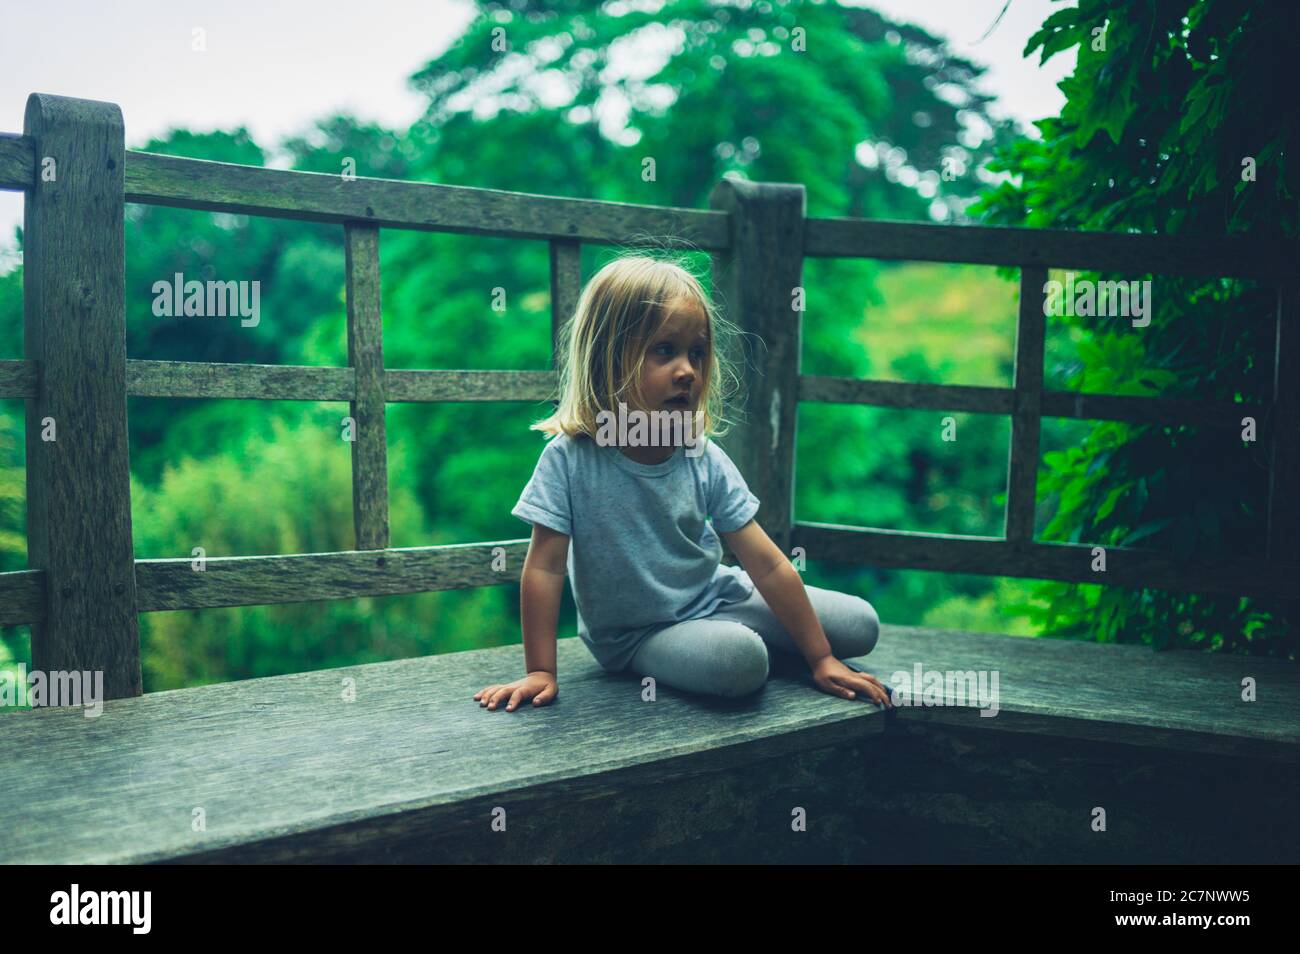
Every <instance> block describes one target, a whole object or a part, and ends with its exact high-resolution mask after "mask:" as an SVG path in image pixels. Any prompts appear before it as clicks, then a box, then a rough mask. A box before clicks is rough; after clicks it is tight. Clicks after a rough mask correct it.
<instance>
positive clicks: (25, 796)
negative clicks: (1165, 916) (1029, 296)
mask: <svg viewBox="0 0 1300 954" xmlns="http://www.w3.org/2000/svg"><path fill="white" fill-rule="evenodd" d="M793 662H794V663H795V664H794V665H786V664H783V665H781V666H779V667H778V668H777V669H776V671H775V672H774V675H773V676H772V678H771V680H770V681H769V683H768V685H767V686H766V687H765V688H764V689H763V690H762V691H761V692H759V693H757V694H756V695H755V696H753V697H751V698H749V699H741V700H735V701H726V700H710V699H706V698H702V697H692V696H688V695H686V694H683V693H679V692H677V691H674V690H672V689H669V688H666V687H660V689H659V693H658V699H657V701H655V702H645V701H642V699H641V685H640V681H639V679H637V678H636V677H635V676H625V677H616V676H610V675H608V674H606V673H604V672H603V671H601V670H600V669H599V668H598V667H597V666H596V664H595V663H594V661H593V660H592V659H591V657H590V655H589V654H588V653H587V651H586V649H585V647H583V646H582V645H581V643H580V642H579V641H578V640H577V639H574V638H568V639H563V640H561V641H560V653H559V664H560V674H561V690H560V691H561V695H560V697H559V699H557V700H556V702H555V703H554V704H552V705H551V706H548V707H544V708H541V709H532V708H531V707H530V708H529V710H528V711H522V712H515V713H507V712H504V711H497V712H488V711H487V710H484V709H482V708H480V707H479V706H478V704H477V703H475V702H474V701H473V700H472V698H471V697H472V695H473V694H474V692H475V691H477V690H478V689H479V688H481V687H482V686H483V685H486V684H488V683H491V682H494V681H500V680H501V679H503V678H505V677H507V676H509V675H511V674H512V673H514V672H515V671H516V670H517V669H518V667H519V663H520V649H519V647H518V646H514V647H504V648H499V649H490V650H480V651H475V652H465V653H456V654H451V655H444V656H429V657H421V658H416V659H407V660H400V661H395V662H387V663H378V664H372V665H366V666H356V667H349V668H345V669H333V670H324V671H319V672H311V673H300V674H295V675H287V676H278V677H273V678H265V679H253V680H248V681H244V682H237V683H227V684H222V685H213V686H206V687H200V688H190V689H184V690H178V691H172V692H158V693H149V694H146V695H144V696H141V697H137V698H128V699H117V700H111V701H109V702H107V703H105V704H104V710H103V713H102V715H101V716H99V717H98V718H86V717H85V715H84V714H83V712H82V711H81V710H80V709H73V708H50V709H39V710H33V711H29V712H19V713H11V714H7V715H5V716H3V717H0V752H3V753H4V755H5V760H6V765H7V769H8V771H7V784H6V785H5V786H3V788H2V789H0V818H3V819H4V821H5V826H4V827H5V831H4V837H3V838H0V861H3V862H6V863H30V862H39V863H120V862H131V863H143V862H167V861H324V860H341V861H417V860H424V861H438V860H448V861H465V860H488V861H491V860H501V861H512V862H519V861H570V860H579V861H582V860H595V861H613V860H636V861H663V860H681V859H683V858H693V859H696V860H706V859H707V860H742V859H747V860H751V861H763V860H807V861H818V860H820V861H827V860H858V852H862V853H863V855H862V857H864V858H865V857H867V856H868V855H869V854H870V853H872V852H875V853H880V852H883V853H884V855H886V856H889V857H890V860H892V861H895V862H898V861H903V860H949V861H954V860H955V861H963V860H970V861H975V860H986V861H989V860H1003V861H1010V860H1052V858H1053V857H1054V856H1055V855H1056V854H1057V853H1061V854H1065V853H1070V852H1073V853H1074V854H1073V855H1072V856H1071V859H1067V858H1066V857H1061V858H1059V859H1057V860H1072V858H1073V857H1078V852H1079V851H1080V850H1082V851H1085V852H1086V851H1090V850H1095V851H1096V852H1097V853H1096V854H1095V855H1094V860H1139V859H1149V860H1182V859H1188V860H1190V859H1195V858H1198V857H1202V856H1217V857H1219V858H1222V857H1223V855H1222V852H1223V851H1224V850H1231V846H1234V845H1236V846H1238V850H1240V851H1241V852H1242V853H1243V854H1244V855H1246V856H1249V857H1253V858H1255V859H1256V860H1261V859H1263V858H1277V859H1278V860H1290V861H1295V860H1296V857H1295V856H1296V854H1297V848H1296V846H1297V844H1298V843H1300V842H1298V840H1297V837H1296V835H1297V825H1298V824H1300V823H1298V822H1297V821H1296V813H1295V811H1294V793H1295V791H1297V785H1296V783H1297V781H1300V673H1298V672H1297V669H1296V667H1295V666H1294V665H1293V664H1290V663H1287V662H1284V661H1276V660H1267V659H1258V658H1247V657H1231V656H1221V655H1202V654H1192V653H1159V654H1157V653H1153V652H1152V651H1151V650H1150V649H1147V648H1143V647H1132V646H1101V645H1097V644H1093V643H1082V642H1070V641H1056V640H1044V639H1026V638H1017V637H1009V636H1000V635H990V634H977V633H963V632H954V631H947V630H934V629H922V628H914V627H905V626H885V627H883V631H882V636H881V640H880V645H879V646H878V647H877V649H876V651H875V652H873V653H872V654H871V655H870V656H867V657H862V658H861V659H860V660H859V662H860V663H861V664H862V666H863V668H865V669H867V670H868V671H870V672H873V673H875V674H876V675H878V676H880V677H881V678H882V679H885V680H888V679H889V678H890V676H891V674H892V673H894V672H895V671H898V670H903V671H911V670H912V668H913V666H914V664H916V663H920V664H922V665H923V666H924V667H925V669H927V670H949V669H951V670H976V671H978V670H989V671H993V670H996V671H997V672H998V677H999V681H998V690H999V711H998V713H997V715H996V716H993V717H981V716H980V714H979V712H978V711H977V710H976V709H975V708H973V707H971V706H967V707H965V708H959V707H931V708H919V707H918V708H902V707H900V708H898V709H897V710H895V711H894V712H893V713H890V714H887V713H885V712H884V711H882V710H881V709H879V708H877V707H875V706H872V705H870V704H867V703H861V702H849V701H846V700H841V699H835V698H832V697H830V696H828V695H825V694H823V693H820V692H818V691H816V690H815V689H814V688H813V687H812V685H811V681H810V678H809V676H808V675H807V671H806V670H805V669H802V668H801V665H800V664H798V661H797V660H794V661H793ZM1248 676H1249V677H1251V678H1254V679H1255V680H1256V682H1257V684H1258V694H1259V701H1258V702H1253V703H1247V702H1242V701H1240V695H1241V680H1242V679H1243V678H1245V677H1248ZM345 677H352V678H353V679H355V681H356V682H355V688H356V701H355V702H345V701H343V689H344V684H343V680H344V679H345ZM999 730H1000V731H999ZM1179 773H1191V774H1190V775H1188V776H1187V777H1186V778H1182V779H1181V780H1180V781H1176V782H1175V781H1174V777H1175V776H1177V775H1179ZM1103 776H1105V777H1106V778H1109V779H1110V781H1111V782H1112V783H1115V784H1116V785H1118V786H1119V787H1118V788H1115V787H1112V788H1109V789H1107V791H1108V792H1109V794H1101V793H1096V794H1095V797H1094V793H1093V792H1089V791H1087V788H1088V787H1089V785H1091V784H1093V783H1094V782H1096V781H1097V780H1099V779H1101V778H1102V777H1103ZM1081 779H1082V781H1081ZM1214 779H1218V780H1220V781H1219V783H1218V785H1219V788H1220V789H1222V791H1220V792H1219V793H1218V794H1213V793H1212V792H1211V791H1209V790H1207V789H1206V787H1205V786H1206V785H1207V784H1215V783H1214V781H1213V780H1214ZM1135 780H1136V781H1135ZM1048 782H1051V783H1052V784H1053V785H1054V786H1055V787H1054V788H1053V789H1052V790H1051V791H1047V790H1045V789H1044V788H1043V786H1044V785H1045V784H1047V783H1048ZM1228 783H1230V784H1228ZM1151 785H1156V786H1167V787H1168V790H1167V791H1163V792H1162V793H1161V794H1160V796H1159V800H1160V802H1159V803H1158V804H1157V803H1155V802H1152V803H1151V804H1149V805H1143V806H1142V809H1143V810H1142V817H1141V819H1137V818H1135V817H1134V816H1133V812H1132V809H1133V808H1134V805H1135V803H1139V802H1144V801H1146V800H1147V798H1148V796H1150V795H1151V792H1150V791H1149V790H1148V789H1149V788H1150V786H1151ZM1134 786H1136V787H1134ZM981 788H984V789H986V791H985V792H984V794H983V797H982V798H981V796H980V794H979V792H980V789H981ZM1242 789H1244V790H1245V791H1244V792H1243V794H1242V802H1243V804H1242V807H1241V808H1242V810H1236V809H1233V808H1232V807H1231V806H1230V805H1225V804H1224V803H1223V802H1222V801H1221V798H1222V797H1223V795H1224V793H1230V792H1231V791H1239V790H1242ZM1071 791H1073V792H1074V794H1075V796H1076V797H1077V798H1079V799H1081V801H1080V802H1079V805H1078V806H1075V807H1074V809H1077V811H1074V810H1073V809H1072V808H1071V806H1070V800H1071V795H1070V792H1071ZM958 793H961V794H958ZM954 799H957V800H958V801H957V802H954V801H953V800H954ZM1026 799H1028V801H1025V800H1026ZM1016 800H1018V807H1016V806H1014V805H1012V802H1013V801H1016ZM1094 802H1096V803H1097V804H1101V805H1102V806H1103V807H1105V808H1106V809H1107V811H1108V813H1109V814H1110V817H1111V830H1112V832H1114V831H1115V830H1116V827H1117V826H1119V827H1120V828H1121V830H1122V829H1123V826H1126V825H1127V826H1132V829H1133V830H1132V831H1131V832H1129V833H1128V834H1127V835H1125V836H1124V840H1123V841H1122V842H1121V840H1120V839H1119V838H1118V837H1112V838H1109V839H1107V838H1106V837H1105V836H1104V835H1103V834H1097V833H1094V832H1091V831H1090V830H1089V827H1088V820H1089V819H1088V812H1089V811H1090V810H1091V808H1092V806H1093V804H1094ZM958 803H959V804H958ZM944 805H947V808H946V809H944V808H943V806H944ZM791 806H803V807H805V808H806V809H807V811H808V813H809V823H808V828H809V830H808V832H804V833H792V831H791V825H790V819H791V811H792V808H791ZM1035 806H1037V807H1035ZM1215 806H1217V810H1214V811H1210V810H1208V809H1209V808H1214V807H1215ZM1247 806H1249V808H1248V810H1247ZM497 807H500V808H503V809H504V810H505V812H506V831H504V832H502V831H494V830H493V827H492V819H493V810H494V809H495V808H497ZM200 808H201V809H202V810H203V813H204V815H205V820H206V830H203V831H194V830H192V818H193V817H194V812H195V809H200ZM1008 810H1012V811H1013V813H1023V812H1025V811H1028V812H1029V813H1030V814H1029V816H1025V817H1024V818H1022V819H1021V821H1015V820H1014V819H1012V818H1005V817H1003V816H1004V815H1005V813H1006V812H1007V811H1008ZM1039 811H1047V812H1049V813H1050V814H1051V816H1052V817H1053V818H1058V821H1056V822H1048V823H1045V824H1046V827H1044V828H1043V830H1041V831H1040V832H1039V837H1038V839H1037V840H1034V839H1031V840H1030V841H1028V842H1027V841H1025V837H1024V830H1025V827H1026V826H1028V827H1029V828H1030V829H1032V828H1033V823H1032V822H1031V821H1030V820H1029V819H1030V817H1031V816H1033V814H1034V813H1035V812H1039ZM1072 812H1073V814H1074V816H1075V817H1074V822H1077V829H1078V830H1077V832H1074V834H1073V835H1071V834H1070V833H1068V832H1062V831H1060V830H1058V828H1059V826H1060V825H1061V824H1062V823H1063V821H1061V820H1060V818H1061V817H1062V815H1064V816H1070V815H1071V814H1072ZM855 817H856V818H857V821H856V822H855V821H854V818H855ZM886 818H892V819H893V821H892V822H891V824H890V825H888V826H885V825H883V823H882V822H869V821H866V820H865V819H881V820H883V819H886ZM954 819H960V824H959V825H958V827H956V828H954V827H952V826H953V823H954ZM1162 819H1163V820H1164V821H1163V823H1162V821H1161V820H1162ZM1040 822H1041V819H1040ZM1187 826H1191V829H1192V830H1191V831H1188V830H1185V829H1186V827H1187ZM1198 826H1199V827H1198ZM1175 828H1176V829H1177V830H1174V829H1175ZM1003 829H1005V830H1006V831H1007V832H1008V833H1010V832H1020V834H1016V835H1010V834H1008V836H1007V838H1004V839H1003V842H1005V844H1004V843H1003V842H1000V841H999V839H998V838H997V837H996V836H994V835H993V834H991V833H995V832H998V831H1002V830H1003ZM1265 829H1267V832H1266V833H1265ZM963 832H967V833H969V835H970V837H969V838H968V837H966V836H965V835H963ZM922 835H924V836H925V837H924V838H922ZM913 838H915V839H917V841H916V844H915V845H914V846H913V847H914V848H920V846H922V845H923V848H921V849H920V850H922V852H923V853H922V855H920V856H918V855H917V854H916V852H915V851H912V852H910V853H909V851H908V849H907V843H908V842H909V841H910V840H911V839H913ZM1008 839H1009V840H1008ZM1135 839H1136V842H1135ZM1144 839H1149V841H1147V840H1144ZM999 845H1002V847H999ZM1135 845H1136V847H1135ZM1143 845H1146V846H1147V847H1145V848H1144V847H1142V846H1143ZM1270 845H1271V846H1272V847H1271V848H1270V847H1268V846H1270ZM963 846H965V847H963ZM1072 846H1074V847H1072ZM679 853H680V854H679ZM1045 853H1046V854H1045ZM909 854H910V858H909V857H907V856H908V855H909ZM1084 857H1086V855H1085V856H1084ZM1205 860H1213V857H1206V859H1205Z"/></svg>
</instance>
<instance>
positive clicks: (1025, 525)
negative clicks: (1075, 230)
mask: <svg viewBox="0 0 1300 954" xmlns="http://www.w3.org/2000/svg"><path fill="white" fill-rule="evenodd" d="M1046 281H1047V269H1045V268H1039V267H1035V266H1027V267H1025V268H1022V269H1021V270H1020V309H1019V319H1018V320H1017V322H1016V364H1015V379H1014V381H1013V384H1012V387H1013V398H1012V410H1011V445H1010V451H1009V455H1008V456H1009V460H1008V462H1007V508H1006V534H1007V539H1008V540H1032V539H1033V538H1034V508H1035V504H1036V503H1037V496H1038V432H1039V427H1040V425H1041V422H1042V414H1043V336H1044V334H1045V324H1046V321H1045V318H1044V315H1043V285H1044V283H1046Z"/></svg>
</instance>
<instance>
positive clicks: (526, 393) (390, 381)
mask: <svg viewBox="0 0 1300 954" xmlns="http://www.w3.org/2000/svg"><path fill="white" fill-rule="evenodd" d="M554 389H555V372H554V371H386V372H384V393H385V395H386V396H387V399H388V402H389V403H390V404H392V403H395V402H424V401H534V402H535V401H545V400H546V399H547V398H548V397H550V396H551V393H552V392H553V391H554Z"/></svg>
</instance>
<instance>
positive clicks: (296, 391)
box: [126, 358, 356, 401]
mask: <svg viewBox="0 0 1300 954" xmlns="http://www.w3.org/2000/svg"><path fill="white" fill-rule="evenodd" d="M126 387H127V393H128V394H130V395H131V396H132V397H178V398H228V399H238V400H248V401H351V400H352V398H353V397H354V396H355V394H356V372H355V371H354V370H353V369H352V368H313V367H305V366H294V365H277V364H219V363H217V362H210V361H143V360H138V359H134V358H132V359H130V360H128V361H127V362H126Z"/></svg>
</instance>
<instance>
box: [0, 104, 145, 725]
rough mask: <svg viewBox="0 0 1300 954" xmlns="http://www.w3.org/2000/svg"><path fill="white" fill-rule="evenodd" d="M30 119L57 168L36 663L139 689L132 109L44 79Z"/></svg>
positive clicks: (32, 494)
mask: <svg viewBox="0 0 1300 954" xmlns="http://www.w3.org/2000/svg"><path fill="white" fill-rule="evenodd" d="M23 132H24V134H25V135H26V136H27V137H29V138H30V140H31V141H32V143H33V147H34V150H35V153H34V154H35V156H36V157H38V161H39V162H44V160H45V158H46V157H48V158H49V159H51V160H53V165H52V166H50V168H51V169H52V171H53V176H52V178H50V179H49V180H48V181H46V180H45V179H44V177H42V178H41V179H40V180H39V181H37V182H35V183H34V184H33V186H32V188H31V189H29V190H28V192H27V196H26V203H25V207H24V216H23V223H24V238H25V248H24V267H23V329H24V351H25V357H26V358H27V359H28V360H29V361H33V362H35V363H37V364H38V365H39V366H40V369H41V373H40V375H39V378H38V385H37V389H36V393H35V395H34V396H32V397H31V398H29V399H28V400H27V554H28V565H29V566H30V567H31V568H32V569H34V570H44V571H45V583H46V586H45V594H46V600H47V605H46V608H45V613H44V619H43V620H42V621H41V622H40V623H37V624H35V625H34V626H33V627H32V668H33V669H39V670H43V671H46V672H53V671H57V670H64V671H71V670H91V671H100V670H102V671H103V674H104V676H103V678H104V697H105V698H106V699H117V698H121V697H123V696H138V695H140V694H141V692H142V691H143V687H142V681H141V673H140V635H139V628H138V623H137V618H136V592H135V574H134V572H133V570H134V550H133V545H132V540H131V475H130V469H129V466H128V457H127V454H128V445H127V427H126V314H125V304H124V301H125V298H124V296H125V290H126V279H125V222H124V217H123V186H122V175H123V165H124V156H125V149H124V141H123V128H122V111H121V110H120V109H118V107H117V106H115V105H113V104H111V103H100V102H94V101H92V100H84V99H69V98H67V97H63V96H50V95H46V94H43V93H33V94H32V95H31V96H30V97H28V99H27V111H26V115H25V117H24V122H23Z"/></svg>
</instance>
